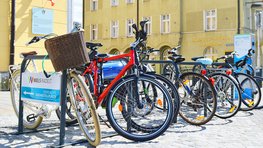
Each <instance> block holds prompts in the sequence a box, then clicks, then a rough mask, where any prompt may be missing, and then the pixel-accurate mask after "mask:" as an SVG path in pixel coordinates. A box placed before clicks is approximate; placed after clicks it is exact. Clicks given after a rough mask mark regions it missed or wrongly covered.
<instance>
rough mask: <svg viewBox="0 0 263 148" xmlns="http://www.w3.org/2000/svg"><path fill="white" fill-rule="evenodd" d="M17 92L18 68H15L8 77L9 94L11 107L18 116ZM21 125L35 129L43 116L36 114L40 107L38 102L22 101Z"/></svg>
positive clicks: (18, 82) (18, 91)
mask: <svg viewBox="0 0 263 148" xmlns="http://www.w3.org/2000/svg"><path fill="white" fill-rule="evenodd" d="M19 93H20V69H18V70H15V71H14V72H13V73H12V74H11V79H10V95H11V101H12V106H13V109H14V111H15V113H16V115H17V117H18V115H19ZM23 106H24V109H23V111H24V112H23V118H24V119H23V125H24V127H25V128H27V129H36V128H37V127H38V126H39V125H40V124H41V122H42V120H43V117H41V116H38V115H37V111H38V110H39V109H40V108H39V107H40V106H41V105H39V104H38V103H34V102H31V101H25V100H24V101H23Z"/></svg>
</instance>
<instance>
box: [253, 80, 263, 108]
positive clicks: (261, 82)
mask: <svg viewBox="0 0 263 148" xmlns="http://www.w3.org/2000/svg"><path fill="white" fill-rule="evenodd" d="M253 78H254V79H255V80H256V81H257V83H258V86H259V87H260V89H261V90H262V86H263V78H262V77H260V76H254V77H253ZM260 101H261V100H260ZM262 108H263V103H262V102H261V103H259V105H258V106H257V108H256V109H262Z"/></svg>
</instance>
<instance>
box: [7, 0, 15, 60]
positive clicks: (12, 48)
mask: <svg viewBox="0 0 263 148" xmlns="http://www.w3.org/2000/svg"><path fill="white" fill-rule="evenodd" d="M15 11H16V1H15V0H12V3H11V24H10V26H11V28H10V56H9V57H10V59H9V65H13V64H14V56H15V46H14V42H15V15H16V12H15Z"/></svg>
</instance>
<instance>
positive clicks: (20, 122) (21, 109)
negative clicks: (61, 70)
mask: <svg viewBox="0 0 263 148" xmlns="http://www.w3.org/2000/svg"><path fill="white" fill-rule="evenodd" d="M27 60H28V59H27V58H24V59H23V61H22V64H21V72H20V86H19V87H20V92H19V109H18V134H22V133H23V131H24V125H23V116H24V104H23V101H22V100H21V95H22V91H21V85H22V73H23V72H25V66H26V62H27ZM11 83H13V82H11Z"/></svg>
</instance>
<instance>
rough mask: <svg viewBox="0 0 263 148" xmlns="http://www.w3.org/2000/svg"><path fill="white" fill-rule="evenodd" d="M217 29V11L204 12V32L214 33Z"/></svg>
mask: <svg viewBox="0 0 263 148" xmlns="http://www.w3.org/2000/svg"><path fill="white" fill-rule="evenodd" d="M216 29H217V11H216V9H212V10H207V11H204V30H205V31H213V30H216Z"/></svg>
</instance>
